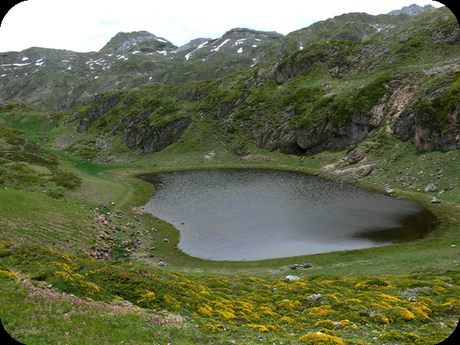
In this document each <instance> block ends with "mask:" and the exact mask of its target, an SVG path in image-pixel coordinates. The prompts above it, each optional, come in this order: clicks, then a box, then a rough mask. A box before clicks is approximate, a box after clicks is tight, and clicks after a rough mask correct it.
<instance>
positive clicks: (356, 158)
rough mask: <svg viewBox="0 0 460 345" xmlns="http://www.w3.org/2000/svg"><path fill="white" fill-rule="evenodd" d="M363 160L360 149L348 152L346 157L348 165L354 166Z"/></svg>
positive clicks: (362, 153) (362, 152) (363, 155)
mask: <svg viewBox="0 0 460 345" xmlns="http://www.w3.org/2000/svg"><path fill="white" fill-rule="evenodd" d="M364 158H365V154H364V151H362V150H360V149H354V150H352V151H350V153H348V155H347V159H348V163H349V164H356V163H358V162H360V161H362V160H363V159H364Z"/></svg>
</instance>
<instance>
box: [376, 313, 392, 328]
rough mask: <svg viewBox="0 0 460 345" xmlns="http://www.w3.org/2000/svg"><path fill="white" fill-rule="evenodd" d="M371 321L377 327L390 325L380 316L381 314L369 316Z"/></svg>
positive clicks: (383, 316)
mask: <svg viewBox="0 0 460 345" xmlns="http://www.w3.org/2000/svg"><path fill="white" fill-rule="evenodd" d="M371 320H372V321H373V322H375V323H376V324H378V325H389V324H390V320H389V319H388V318H387V317H386V316H385V315H382V314H374V315H371Z"/></svg>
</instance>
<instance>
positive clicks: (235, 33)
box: [222, 28, 283, 39]
mask: <svg viewBox="0 0 460 345" xmlns="http://www.w3.org/2000/svg"><path fill="white" fill-rule="evenodd" d="M260 35H263V36H266V37H268V38H272V39H278V38H281V37H283V35H282V34H279V33H277V32H276V31H257V30H252V29H248V28H234V29H231V30H229V31H227V32H226V33H225V34H224V35H223V36H222V38H224V39H227V38H231V39H241V38H249V37H257V36H260Z"/></svg>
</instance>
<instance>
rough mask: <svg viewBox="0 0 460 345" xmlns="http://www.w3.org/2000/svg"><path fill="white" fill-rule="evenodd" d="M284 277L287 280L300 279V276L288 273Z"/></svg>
mask: <svg viewBox="0 0 460 345" xmlns="http://www.w3.org/2000/svg"><path fill="white" fill-rule="evenodd" d="M286 279H287V280H300V277H298V276H291V275H288V276H286Z"/></svg>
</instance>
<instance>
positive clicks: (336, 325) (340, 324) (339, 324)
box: [332, 321, 342, 328]
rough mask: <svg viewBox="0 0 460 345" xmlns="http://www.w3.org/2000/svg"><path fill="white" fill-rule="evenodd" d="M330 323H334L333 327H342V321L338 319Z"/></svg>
mask: <svg viewBox="0 0 460 345" xmlns="http://www.w3.org/2000/svg"><path fill="white" fill-rule="evenodd" d="M332 323H333V324H334V327H335V328H339V327H342V323H341V322H340V321H333V322H332Z"/></svg>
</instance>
